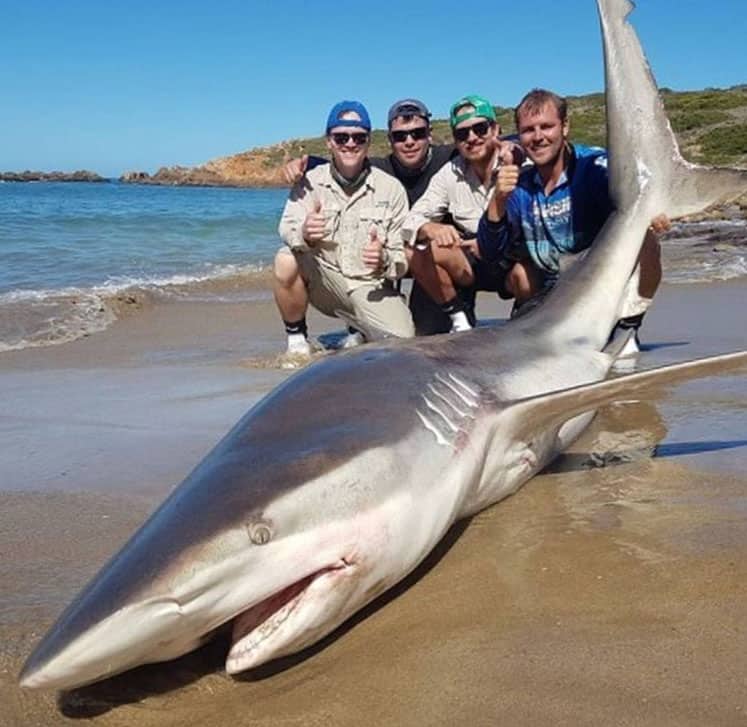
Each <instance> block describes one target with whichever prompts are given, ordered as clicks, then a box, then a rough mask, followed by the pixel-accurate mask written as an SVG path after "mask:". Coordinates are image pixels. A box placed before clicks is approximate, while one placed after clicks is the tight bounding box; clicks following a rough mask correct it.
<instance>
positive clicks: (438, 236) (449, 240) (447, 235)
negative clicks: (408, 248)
mask: <svg viewBox="0 0 747 727" xmlns="http://www.w3.org/2000/svg"><path fill="white" fill-rule="evenodd" d="M421 238H424V239H428V240H431V242H434V243H435V244H436V246H437V247H456V246H458V245H461V244H462V236H461V235H460V234H459V232H458V231H457V229H456V227H454V225H442V224H441V223H440V222H426V223H425V224H424V225H423V226H422V227H421V228H420V232H419V234H418V239H421Z"/></svg>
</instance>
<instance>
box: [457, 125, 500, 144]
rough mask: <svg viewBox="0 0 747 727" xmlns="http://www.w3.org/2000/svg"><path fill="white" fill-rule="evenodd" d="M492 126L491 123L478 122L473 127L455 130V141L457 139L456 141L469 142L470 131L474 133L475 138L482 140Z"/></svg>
mask: <svg viewBox="0 0 747 727" xmlns="http://www.w3.org/2000/svg"><path fill="white" fill-rule="evenodd" d="M492 126H493V124H491V123H490V122H489V121H478V122H477V123H476V124H472V126H462V127H461V128H459V129H454V139H456V141H467V139H469V132H470V131H472V132H474V134H475V136H477V137H479V138H480V139H482V137H483V136H485V135H486V134H487V133H488V131H490V129H491V127H492Z"/></svg>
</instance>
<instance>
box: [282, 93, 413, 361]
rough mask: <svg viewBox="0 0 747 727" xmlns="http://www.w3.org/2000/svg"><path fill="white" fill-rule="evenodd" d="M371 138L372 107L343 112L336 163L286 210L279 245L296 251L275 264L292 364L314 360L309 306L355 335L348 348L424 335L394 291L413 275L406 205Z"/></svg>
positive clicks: (317, 172)
mask: <svg viewBox="0 0 747 727" xmlns="http://www.w3.org/2000/svg"><path fill="white" fill-rule="evenodd" d="M370 135H371V121H370V119H369V116H368V112H367V111H366V109H365V107H364V106H363V104H361V103H359V102H357V101H341V102H340V103H338V104H336V105H335V106H334V107H333V108H332V110H331V111H330V113H329V117H328V118H327V126H326V136H327V147H328V148H329V151H330V154H331V157H332V163H331V164H325V165H322V166H319V167H316V168H315V169H312V170H311V171H309V172H308V173H307V174H306V176H305V177H304V178H303V180H301V181H300V182H299V183H298V184H297V185H296V186H295V187H293V189H292V190H291V193H290V196H289V198H288V201H287V203H286V205H285V209H284V210H283V216H282V218H281V220H280V237H281V238H282V240H283V242H284V243H285V244H286V245H287V247H284V248H282V249H281V250H280V251H279V252H278V254H277V255H276V256H275V265H274V294H275V302H276V303H277V306H278V309H279V311H280V315H281V317H282V319H283V323H284V324H285V330H286V333H287V334H288V353H289V354H291V355H296V356H297V355H308V354H310V353H311V346H310V344H309V342H308V339H307V328H306V309H307V308H308V304H309V302H311V304H312V305H313V306H314V307H315V308H316V309H317V310H319V311H321V312H322V313H324V314H325V315H328V316H332V317H339V318H342V319H343V320H345V321H346V322H348V323H351V324H352V325H353V326H354V332H353V333H351V334H350V335H349V336H348V338H347V339H346V341H345V342H344V344H343V345H344V346H346V347H347V346H351V345H356V344H358V343H361V342H363V340H365V339H367V338H370V337H379V336H380V337H387V336H394V337H400V338H405V337H410V336H413V335H414V334H415V329H414V326H413V322H412V316H411V315H410V311H409V309H408V308H407V304H406V303H405V301H404V299H403V298H402V297H401V296H400V294H399V293H398V292H397V290H396V289H395V286H394V282H395V281H396V280H398V279H399V278H401V277H402V276H403V275H404V274H405V272H406V271H407V262H406V259H405V253H404V249H403V244H402V238H401V232H400V231H401V227H402V223H403V222H404V219H405V216H406V215H407V209H408V205H407V195H406V193H405V189H404V187H403V186H402V185H401V184H400V183H399V182H398V181H397V180H396V179H394V177H391V176H389V175H388V174H386V173H385V172H382V171H381V170H379V169H375V168H372V167H371V165H370V164H369V161H368V148H369V142H370Z"/></svg>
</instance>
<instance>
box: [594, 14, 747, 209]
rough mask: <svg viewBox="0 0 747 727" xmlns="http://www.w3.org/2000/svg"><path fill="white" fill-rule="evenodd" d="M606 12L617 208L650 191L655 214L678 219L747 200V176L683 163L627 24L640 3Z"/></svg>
mask: <svg viewBox="0 0 747 727" xmlns="http://www.w3.org/2000/svg"><path fill="white" fill-rule="evenodd" d="M598 7H599V18H600V21H601V24H602V31H603V32H602V37H603V39H604V57H605V75H606V99H607V119H608V127H607V143H608V147H609V149H610V160H609V167H610V190H611V193H612V195H613V198H614V200H615V203H616V206H617V208H618V209H629V208H630V207H631V206H632V205H633V204H634V203H635V200H636V198H637V197H638V196H639V195H641V194H643V193H645V192H646V188H647V187H650V189H651V191H652V193H653V194H652V199H651V203H650V205H649V208H650V209H651V211H652V213H653V214H659V213H666V214H667V215H668V216H669V217H670V218H676V217H681V216H683V215H687V214H692V213H695V212H699V211H701V210H703V209H706V208H707V207H711V206H712V205H714V204H718V203H724V202H728V201H730V200H732V199H734V198H736V197H738V196H740V195H741V194H742V193H744V192H747V171H742V170H737V169H717V168H715V167H703V166H698V165H696V164H691V163H689V162H687V161H685V160H684V159H683V158H682V156H681V155H680V151H679V148H678V146H677V140H676V138H675V135H674V132H673V131H672V127H671V126H670V124H669V120H668V119H667V115H666V112H665V110H664V104H663V103H662V100H661V98H660V96H659V94H658V91H657V87H656V81H655V80H654V76H653V74H652V73H651V69H650V67H649V65H648V62H647V61H646V57H645V56H644V54H643V50H642V49H641V45H640V42H639V40H638V37H637V35H636V33H635V30H634V29H633V27H632V26H631V25H630V23H629V22H628V21H627V17H628V15H629V14H630V13H631V11H632V10H633V8H634V7H635V6H634V5H633V3H631V2H630V0H598ZM642 101H643V103H642ZM610 119H614V123H611V122H610ZM654 176H655V177H656V178H655V179H654ZM650 182H651V184H649V183H650Z"/></svg>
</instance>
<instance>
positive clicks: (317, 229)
mask: <svg viewBox="0 0 747 727" xmlns="http://www.w3.org/2000/svg"><path fill="white" fill-rule="evenodd" d="M301 233H302V234H303V239H304V240H306V242H307V243H308V244H309V245H314V244H316V243H317V242H321V241H322V240H323V239H324V235H325V234H326V231H325V224H324V213H323V212H322V203H321V200H319V199H317V200H315V201H314V207H313V209H312V210H311V212H309V213H308V214H307V215H306V219H305V220H304V221H303V225H302V226H301Z"/></svg>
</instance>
